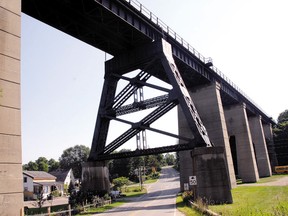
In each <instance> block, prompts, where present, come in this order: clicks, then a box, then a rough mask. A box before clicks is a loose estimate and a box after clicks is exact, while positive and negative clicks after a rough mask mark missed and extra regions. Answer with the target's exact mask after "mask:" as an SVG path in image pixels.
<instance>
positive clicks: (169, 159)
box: [164, 153, 176, 166]
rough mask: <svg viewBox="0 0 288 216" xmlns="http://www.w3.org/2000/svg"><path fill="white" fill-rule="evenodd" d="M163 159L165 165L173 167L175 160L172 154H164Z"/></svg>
mask: <svg viewBox="0 0 288 216" xmlns="http://www.w3.org/2000/svg"><path fill="white" fill-rule="evenodd" d="M164 158H165V162H166V164H167V165H169V166H172V165H175V162H176V158H175V155H174V154H169V153H167V154H165V156H164Z"/></svg>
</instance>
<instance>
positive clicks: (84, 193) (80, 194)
mask: <svg viewBox="0 0 288 216" xmlns="http://www.w3.org/2000/svg"><path fill="white" fill-rule="evenodd" d="M105 194H107V191H91V190H79V191H76V190H74V191H72V192H71V193H70V197H69V204H70V205H71V207H72V208H75V207H76V206H79V205H83V204H86V203H90V204H91V203H93V200H94V201H95V196H97V197H99V198H102V197H104V196H105Z"/></svg>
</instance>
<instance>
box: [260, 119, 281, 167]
mask: <svg viewBox="0 0 288 216" xmlns="http://www.w3.org/2000/svg"><path fill="white" fill-rule="evenodd" d="M263 131H264V136H265V140H266V144H267V150H268V155H269V159H270V165H271V170H272V172H274V171H275V170H274V169H275V166H277V165H278V160H277V157H276V152H275V145H274V140H273V132H272V125H271V124H270V123H269V124H263Z"/></svg>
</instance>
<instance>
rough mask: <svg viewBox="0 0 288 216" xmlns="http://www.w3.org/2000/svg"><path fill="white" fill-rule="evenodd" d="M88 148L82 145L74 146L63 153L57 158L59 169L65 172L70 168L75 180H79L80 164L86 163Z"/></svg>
mask: <svg viewBox="0 0 288 216" xmlns="http://www.w3.org/2000/svg"><path fill="white" fill-rule="evenodd" d="M89 152H90V148H89V147H87V146H84V145H76V146H74V147H70V148H68V149H66V150H64V151H63V153H62V155H61V157H60V158H59V163H60V168H61V169H64V170H67V169H70V168H72V170H73V174H74V176H75V178H81V174H82V165H81V164H82V163H83V162H85V161H87V159H88V156H89Z"/></svg>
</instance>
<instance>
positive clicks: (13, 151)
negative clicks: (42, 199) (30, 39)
mask: <svg viewBox="0 0 288 216" xmlns="http://www.w3.org/2000/svg"><path fill="white" fill-rule="evenodd" d="M20 41H21V1H20V0H2V1H0V120H1V123H0V215H3V216H5V215H7V216H8V215H9V216H10V215H20V213H21V212H22V208H23V176H22V152H21V106H20V54H21V52H20Z"/></svg>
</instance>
